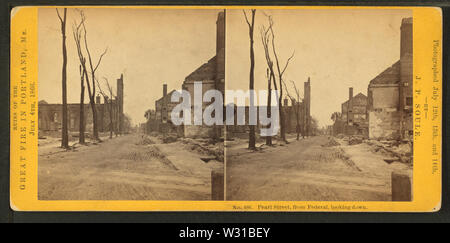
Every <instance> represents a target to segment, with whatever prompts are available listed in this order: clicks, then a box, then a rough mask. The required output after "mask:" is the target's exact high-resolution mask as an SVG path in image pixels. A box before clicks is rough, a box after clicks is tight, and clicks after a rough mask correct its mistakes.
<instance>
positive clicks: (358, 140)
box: [348, 136, 363, 145]
mask: <svg viewBox="0 0 450 243" xmlns="http://www.w3.org/2000/svg"><path fill="white" fill-rule="evenodd" d="M362 142H363V139H362V138H361V137H358V136H352V137H350V138H349V139H348V145H355V144H360V143H362Z"/></svg>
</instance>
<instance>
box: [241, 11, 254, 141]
mask: <svg viewBox="0 0 450 243" xmlns="http://www.w3.org/2000/svg"><path fill="white" fill-rule="evenodd" d="M243 12H244V17H245V21H246V22H247V25H248V34H249V37H250V82H249V89H250V107H251V108H253V107H254V105H255V104H254V98H255V97H254V89H255V88H254V86H255V51H254V48H253V42H254V41H253V32H254V26H255V14H256V9H252V10H251V12H252V17H251V22H250V21H249V20H248V18H247V14H246V13H245V10H243ZM249 113H250V110H249ZM249 128H250V132H249V135H248V148H249V149H256V137H255V125H254V124H253V125H252V124H249Z"/></svg>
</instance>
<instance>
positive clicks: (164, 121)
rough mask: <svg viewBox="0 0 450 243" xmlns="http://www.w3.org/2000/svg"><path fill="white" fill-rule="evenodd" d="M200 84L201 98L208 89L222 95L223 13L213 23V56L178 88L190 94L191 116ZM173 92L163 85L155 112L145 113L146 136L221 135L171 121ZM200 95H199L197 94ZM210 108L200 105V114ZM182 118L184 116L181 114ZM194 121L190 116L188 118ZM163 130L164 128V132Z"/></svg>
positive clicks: (216, 130)
mask: <svg viewBox="0 0 450 243" xmlns="http://www.w3.org/2000/svg"><path fill="white" fill-rule="evenodd" d="M195 83H201V85H202V93H201V97H203V95H204V94H205V92H207V91H208V90H218V91H220V92H221V93H222V96H223V94H224V93H225V11H222V12H219V14H218V16H217V21H216V54H215V56H214V57H212V58H211V59H209V60H208V61H207V62H206V63H204V64H202V65H201V66H200V67H198V68H197V69H196V70H194V71H193V72H192V73H190V74H189V75H188V76H186V78H185V79H184V81H183V83H182V85H181V89H183V90H186V91H187V92H189V93H190V97H191V101H190V103H191V104H192V106H191V109H192V110H191V115H192V116H193V115H194V109H195V107H194V84H195ZM173 92H175V90H172V91H171V92H170V93H167V85H166V84H164V85H163V96H162V97H161V98H160V99H158V100H157V101H156V102H155V111H154V113H150V112H148V113H146V114H145V116H146V118H147V122H146V131H147V133H149V132H152V131H156V132H164V131H167V132H176V133H177V135H178V136H184V137H213V136H217V135H219V136H220V135H221V134H222V133H223V131H222V130H223V129H222V126H208V125H206V124H203V125H178V126H175V125H174V124H173V123H172V122H171V115H170V113H171V111H172V109H173V108H174V107H175V106H176V105H177V104H178V103H174V102H172V101H171V96H172V94H173ZM196 95H200V94H196ZM208 105H210V104H208V103H204V102H202V111H204V110H205V108H206V107H207V106H208ZM181 116H183V115H181ZM191 120H192V121H193V120H194V119H193V117H191ZM163 129H167V130H164V131H163Z"/></svg>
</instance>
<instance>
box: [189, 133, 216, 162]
mask: <svg viewBox="0 0 450 243" xmlns="http://www.w3.org/2000/svg"><path fill="white" fill-rule="evenodd" d="M181 142H182V143H183V144H185V145H186V146H187V147H188V149H190V150H192V151H195V152H196V153H198V154H201V155H205V156H206V157H205V158H209V159H208V160H212V159H215V160H217V161H220V162H223V161H224V144H223V142H222V143H220V142H219V143H214V142H213V141H211V140H210V139H191V138H183V139H181Z"/></svg>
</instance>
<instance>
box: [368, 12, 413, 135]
mask: <svg viewBox="0 0 450 243" xmlns="http://www.w3.org/2000/svg"><path fill="white" fill-rule="evenodd" d="M412 21H413V20H412V18H405V19H403V20H402V24H401V27H400V31H401V37H400V38H401V40H400V60H398V61H397V62H395V63H394V64H393V65H392V66H391V67H389V68H387V69H386V70H385V71H383V72H382V73H381V74H379V75H378V76H376V77H375V78H374V79H372V80H371V81H370V83H369V86H368V92H367V93H368V106H367V110H368V112H367V113H368V120H369V138H372V139H382V138H385V139H386V138H387V139H412V134H413V130H412V129H413V114H412V106H413V96H412V85H413V84H412V83H413V53H412V51H413V43H412V40H413V39H412V38H413V34H412V31H413V29H412V24H413V22H412Z"/></svg>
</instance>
